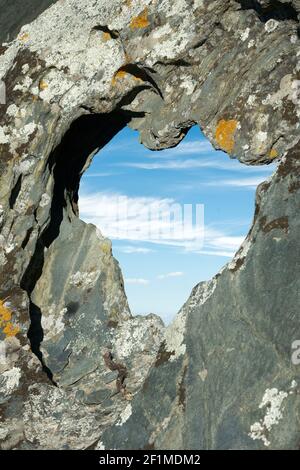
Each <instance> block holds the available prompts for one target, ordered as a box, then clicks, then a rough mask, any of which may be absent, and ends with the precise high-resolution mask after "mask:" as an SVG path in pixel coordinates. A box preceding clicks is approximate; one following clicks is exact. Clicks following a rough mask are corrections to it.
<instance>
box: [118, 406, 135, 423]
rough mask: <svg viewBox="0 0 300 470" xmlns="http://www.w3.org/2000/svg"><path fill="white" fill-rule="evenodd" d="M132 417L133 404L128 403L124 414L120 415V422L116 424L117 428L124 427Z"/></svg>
mask: <svg viewBox="0 0 300 470" xmlns="http://www.w3.org/2000/svg"><path fill="white" fill-rule="evenodd" d="M131 415H132V406H131V403H128V405H127V406H126V407H125V408H124V410H123V411H122V413H121V414H120V418H119V420H118V422H117V423H116V426H122V425H123V424H124V423H126V421H127V420H128V419H129V418H130V416H131Z"/></svg>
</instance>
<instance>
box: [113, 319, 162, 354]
mask: <svg viewBox="0 0 300 470" xmlns="http://www.w3.org/2000/svg"><path fill="white" fill-rule="evenodd" d="M163 330H164V326H163V323H162V321H161V320H160V319H159V318H158V317H156V316H154V315H149V316H148V317H135V318H130V319H128V320H126V321H124V322H122V323H121V325H120V327H119V328H118V329H117V330H116V332H115V337H114V341H113V342H114V349H115V351H117V354H118V357H119V358H120V359H121V360H124V359H126V358H128V357H131V356H132V355H133V354H134V355H137V354H141V353H143V352H145V351H147V350H149V348H151V349H152V350H153V351H154V350H156V349H158V348H159V346H160V343H161V341H162V337H163Z"/></svg>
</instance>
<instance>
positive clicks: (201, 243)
mask: <svg viewBox="0 0 300 470" xmlns="http://www.w3.org/2000/svg"><path fill="white" fill-rule="evenodd" d="M79 206H80V215H81V217H82V219H83V220H85V221H86V222H87V223H92V224H94V225H96V226H97V227H98V228H99V229H100V230H101V232H102V233H103V234H104V235H105V236H107V237H109V238H110V239H112V240H124V241H125V240H126V241H134V242H140V243H141V242H144V243H151V244H153V245H161V246H172V247H177V248H179V249H182V250H184V251H187V252H194V253H199V254H207V255H208V254H209V255H215V256H217V255H219V256H228V257H229V256H230V257H231V256H232V255H233V254H234V253H235V251H236V250H237V249H238V248H239V246H240V245H241V243H242V242H243V239H244V237H243V236H232V235H231V233H232V231H233V230H235V229H236V228H237V227H238V229H239V230H240V225H239V224H238V223H237V224H235V225H234V224H230V232H231V233H228V230H229V229H228V225H227V226H226V229H225V230H224V229H222V227H221V228H218V229H216V228H215V227H213V226H204V215H203V219H202V220H201V218H200V219H199V222H200V223H199V224H198V225H196V224H195V223H194V224H191V225H187V226H184V227H183V224H182V220H175V221H174V220H172V223H171V224H170V217H169V212H168V211H169V209H170V207H171V208H172V207H173V208H175V212H176V210H177V209H178V210H179V213H180V210H181V209H182V208H181V206H180V205H176V201H175V200H174V199H170V198H169V199H167V198H162V199H160V198H153V197H152V198H151V197H129V196H126V195H124V194H117V193H106V192H103V193H92V194H88V195H83V196H81V198H80V200H79ZM181 214H182V212H181ZM224 225H225V224H224ZM116 249H118V250H120V251H122V252H124V253H149V252H151V248H148V247H137V246H133V245H125V246H121V247H117V248H116Z"/></svg>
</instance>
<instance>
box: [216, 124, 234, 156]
mask: <svg viewBox="0 0 300 470" xmlns="http://www.w3.org/2000/svg"><path fill="white" fill-rule="evenodd" d="M237 125H238V122H237V120H236V119H229V120H225V119H221V121H219V122H218V125H217V128H216V134H215V137H216V141H217V144H218V145H219V146H220V148H221V149H222V150H224V151H225V152H227V153H231V152H232V151H233V149H234V144H235V141H234V135H235V131H236V129H237Z"/></svg>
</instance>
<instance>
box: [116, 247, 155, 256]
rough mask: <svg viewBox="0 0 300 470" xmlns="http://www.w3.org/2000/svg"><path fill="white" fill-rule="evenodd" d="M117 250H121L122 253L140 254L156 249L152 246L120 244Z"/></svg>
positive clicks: (152, 251)
mask: <svg viewBox="0 0 300 470" xmlns="http://www.w3.org/2000/svg"><path fill="white" fill-rule="evenodd" d="M117 251H120V252H121V253H126V254H131V253H139V254H148V253H154V251H155V250H152V249H151V248H144V247H141V246H139V247H138V246H118V247H117Z"/></svg>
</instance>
